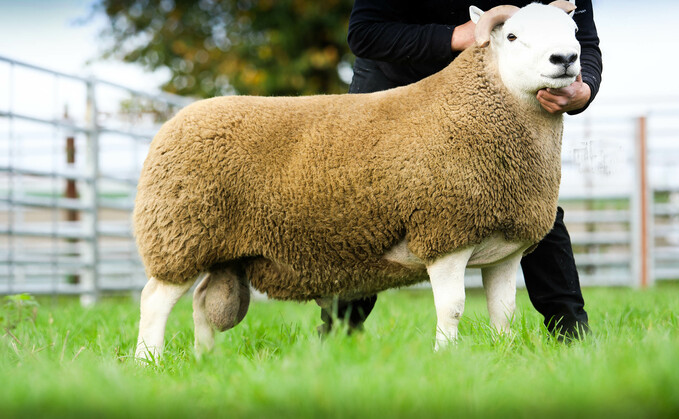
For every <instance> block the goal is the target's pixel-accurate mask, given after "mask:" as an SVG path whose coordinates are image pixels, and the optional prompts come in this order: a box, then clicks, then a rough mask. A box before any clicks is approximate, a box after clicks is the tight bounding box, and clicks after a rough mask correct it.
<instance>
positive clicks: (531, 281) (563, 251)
mask: <svg viewBox="0 0 679 419" xmlns="http://www.w3.org/2000/svg"><path fill="white" fill-rule="evenodd" d="M521 268H522V269H523V276H524V279H525V281H526V290H527V291H528V296H529V297H530V300H531V302H532V303H533V306H535V309H536V310H537V311H538V312H540V314H542V315H543V316H544V317H545V326H547V329H548V330H549V331H550V332H551V333H553V334H556V335H557V337H558V338H559V339H563V338H564V337H565V338H566V339H570V338H578V337H579V336H582V335H584V334H586V333H587V332H588V331H589V325H588V318H587V312H585V309H584V307H585V301H584V299H583V297H582V291H581V290H580V279H579V277H578V271H577V269H576V267H575V259H574V258H573V249H572V247H571V239H570V236H569V235H568V231H567V230H566V225H565V224H564V222H563V209H561V208H558V209H557V214H556V220H555V222H554V227H553V228H552V230H551V231H550V232H549V234H547V236H545V238H544V239H542V241H541V242H540V243H539V244H538V246H537V248H536V249H535V250H534V251H533V252H532V253H530V254H528V255H527V256H525V257H524V258H523V259H522V260H521Z"/></svg>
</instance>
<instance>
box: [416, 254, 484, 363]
mask: <svg viewBox="0 0 679 419" xmlns="http://www.w3.org/2000/svg"><path fill="white" fill-rule="evenodd" d="M473 251H474V248H473V247H470V248H466V249H463V250H460V251H457V252H454V253H450V254H448V255H445V256H442V257H440V258H438V259H436V260H435V261H434V262H433V263H431V264H430V265H428V266H427V273H428V274H429V281H430V282H431V288H432V291H433V292H434V305H435V306H436V317H437V322H436V345H435V346H434V350H437V351H438V350H439V349H441V348H443V347H445V346H447V345H448V343H449V342H454V341H456V340H457V325H458V324H459V322H460V317H462V313H463V312H464V299H465V292H464V270H465V267H466V266H467V262H468V261H469V258H470V257H471V255H472V253H473Z"/></svg>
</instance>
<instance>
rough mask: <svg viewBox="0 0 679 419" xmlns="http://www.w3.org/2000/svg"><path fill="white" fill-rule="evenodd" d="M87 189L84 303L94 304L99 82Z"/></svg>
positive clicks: (92, 97)
mask: <svg viewBox="0 0 679 419" xmlns="http://www.w3.org/2000/svg"><path fill="white" fill-rule="evenodd" d="M86 119H87V147H86V156H87V161H86V169H85V170H86V173H87V178H88V181H87V182H86V184H87V187H86V188H84V190H83V194H82V196H83V202H84V203H85V204H86V205H87V208H88V210H87V211H86V212H85V214H84V216H83V227H84V231H85V235H86V237H87V240H85V241H84V243H83V256H84V257H85V260H86V263H87V265H88V266H87V268H86V269H85V274H84V275H83V278H82V282H81V284H82V288H81V290H82V291H81V294H80V302H81V304H82V305H85V306H87V305H91V304H94V303H95V302H96V300H97V298H98V297H99V287H98V285H99V229H98V224H99V191H98V186H99V185H98V180H99V127H98V125H97V102H96V92H95V82H94V80H92V79H90V80H88V81H87V116H86Z"/></svg>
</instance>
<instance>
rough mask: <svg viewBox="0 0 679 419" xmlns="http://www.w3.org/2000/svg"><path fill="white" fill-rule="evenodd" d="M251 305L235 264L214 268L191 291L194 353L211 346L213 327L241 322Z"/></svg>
mask: <svg viewBox="0 0 679 419" xmlns="http://www.w3.org/2000/svg"><path fill="white" fill-rule="evenodd" d="M249 305H250V287H249V286H248V282H247V280H246V278H245V275H244V272H241V270H240V269H239V268H238V266H237V265H223V266H219V267H213V268H212V269H211V270H210V273H208V275H207V276H206V277H205V278H204V279H203V280H202V281H201V283H200V284H199V285H198V287H197V288H196V290H195V292H194V293H193V321H194V326H195V350H196V355H197V356H201V355H202V354H204V353H205V352H208V351H211V350H212V348H213V347H214V333H215V329H216V330H219V331H222V332H223V331H225V330H228V329H231V328H232V327H234V326H236V325H237V324H238V323H240V321H241V320H243V318H244V317H245V315H246V314H247V311H248V306H249Z"/></svg>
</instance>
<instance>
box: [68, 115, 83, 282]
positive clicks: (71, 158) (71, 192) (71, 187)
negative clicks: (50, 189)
mask: <svg viewBox="0 0 679 419" xmlns="http://www.w3.org/2000/svg"><path fill="white" fill-rule="evenodd" d="M64 121H66V122H69V121H70V120H69V117H68V107H65V108H64ZM66 163H67V164H68V165H69V166H72V165H73V164H75V137H74V136H73V134H70V135H68V136H67V137H66ZM64 197H65V198H68V199H78V185H77V183H76V181H75V179H69V178H67V179H66V189H65V190H64ZM78 220H80V211H78V210H77V209H67V210H66V221H68V222H75V221H78ZM66 242H67V243H69V244H70V245H71V246H73V247H75V245H76V243H78V239H66ZM69 255H71V256H78V255H79V252H71V253H69ZM67 281H68V283H69V284H78V283H80V275H78V274H77V273H76V274H72V275H68V277H67Z"/></svg>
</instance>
